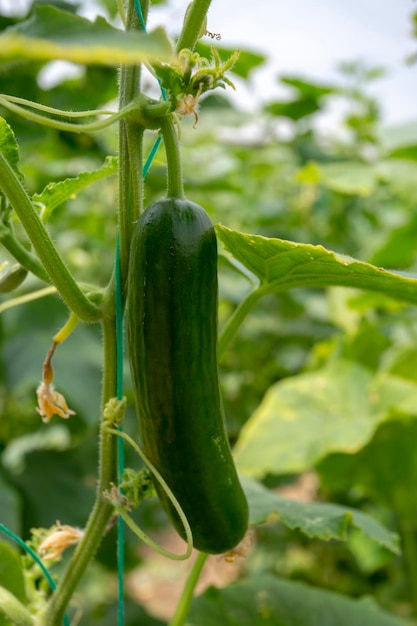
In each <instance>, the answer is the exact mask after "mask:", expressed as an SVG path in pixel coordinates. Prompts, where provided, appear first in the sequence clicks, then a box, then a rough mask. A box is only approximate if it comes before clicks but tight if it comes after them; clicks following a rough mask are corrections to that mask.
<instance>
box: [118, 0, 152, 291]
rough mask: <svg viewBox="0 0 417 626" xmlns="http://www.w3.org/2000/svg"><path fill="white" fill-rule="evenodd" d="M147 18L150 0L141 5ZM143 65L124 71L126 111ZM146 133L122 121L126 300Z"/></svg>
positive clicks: (132, 14) (134, 21)
mask: <svg viewBox="0 0 417 626" xmlns="http://www.w3.org/2000/svg"><path fill="white" fill-rule="evenodd" d="M141 6H142V13H143V15H144V18H145V19H146V16H147V12H148V0H144V1H143V2H142V3H141ZM140 28H141V26H140V22H139V19H138V16H137V14H136V9H135V5H134V0H130V2H129V6H128V12H127V18H126V30H138V29H140ZM140 74H141V72H140V66H128V67H126V66H122V68H121V69H120V90H119V108H120V109H123V108H124V107H126V106H128V105H129V103H130V102H131V101H132V100H133V99H134V98H135V97H136V96H138V95H139V94H140ZM143 133H144V128H143V127H142V126H141V125H140V124H139V123H138V122H136V121H133V120H130V119H122V120H121V122H120V131H119V229H120V275H121V283H122V291H123V301H124V300H125V295H126V281H127V269H128V263H129V252H130V240H131V236H132V230H133V225H134V222H135V221H136V220H137V219H138V217H139V215H140V213H141V212H142V209H143V177H142V161H143Z"/></svg>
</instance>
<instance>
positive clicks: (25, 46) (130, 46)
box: [0, 6, 173, 65]
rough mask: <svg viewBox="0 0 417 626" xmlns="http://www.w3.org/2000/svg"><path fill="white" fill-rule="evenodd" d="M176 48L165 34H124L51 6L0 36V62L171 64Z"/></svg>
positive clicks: (99, 20) (159, 30)
mask: <svg viewBox="0 0 417 626" xmlns="http://www.w3.org/2000/svg"><path fill="white" fill-rule="evenodd" d="M172 57H173V48H172V45H171V42H170V40H169V39H168V37H167V35H166V33H165V31H164V30H163V29H162V28H157V29H155V30H154V31H152V32H151V33H149V34H144V33H140V32H131V31H130V32H125V31H121V30H118V29H117V28H114V27H113V26H111V25H110V24H109V23H108V22H106V20H105V19H104V18H102V17H97V19H96V21H95V22H90V21H89V20H87V19H85V18H83V17H80V16H79V15H74V14H72V13H68V12H66V11H62V10H61V9H58V8H56V7H52V6H40V7H36V9H35V10H34V12H33V14H32V15H31V16H30V17H29V18H28V19H27V20H26V21H24V22H21V23H19V24H17V25H16V26H12V27H10V28H7V29H6V30H5V31H4V32H3V33H2V34H1V35H0V59H1V58H3V59H6V60H10V59H13V60H16V59H30V60H31V61H33V60H35V59H42V60H52V59H64V60H67V61H73V62H74V63H88V64H95V63H98V64H101V65H112V64H115V63H125V64H135V63H141V62H143V61H149V62H158V61H168V60H170V59H172Z"/></svg>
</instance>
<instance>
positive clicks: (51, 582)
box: [0, 524, 70, 626]
mask: <svg viewBox="0 0 417 626" xmlns="http://www.w3.org/2000/svg"><path fill="white" fill-rule="evenodd" d="M0 531H1V532H2V533H4V534H5V535H7V536H8V537H10V539H13V541H15V542H16V543H18V544H19V546H20V547H21V548H23V550H25V552H27V553H28V554H29V556H31V557H32V559H33V560H34V561H35V563H36V564H37V565H38V566H39V567H40V569H41V571H42V573H43V575H44V576H45V578H46V580H47V581H48V584H49V586H50V588H51V590H52V591H55V589H56V584H55V582H54V579H53V578H52V576H51V575H50V573H49V572H48V570H47V569H46V567H45V565H44V564H43V563H42V561H41V559H40V558H39V557H38V555H37V554H36V552H35V551H34V550H32V548H30V547H29V546H28V545H27V544H26V543H25V542H24V541H23V540H22V539H20V537H18V536H17V535H15V534H14V533H13V532H12V531H11V530H9V529H8V528H6V526H4V524H0ZM64 625H65V626H70V621H69V618H68V615H64Z"/></svg>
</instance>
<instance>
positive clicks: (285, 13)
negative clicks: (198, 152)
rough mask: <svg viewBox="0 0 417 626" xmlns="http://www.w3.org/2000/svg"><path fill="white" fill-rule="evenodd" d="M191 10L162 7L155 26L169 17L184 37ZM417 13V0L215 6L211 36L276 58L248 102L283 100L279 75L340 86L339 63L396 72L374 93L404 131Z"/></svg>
mask: <svg viewBox="0 0 417 626" xmlns="http://www.w3.org/2000/svg"><path fill="white" fill-rule="evenodd" d="M187 4H188V0H171V1H170V3H169V7H170V8H169V9H168V10H167V9H166V8H165V9H163V10H162V8H161V9H160V10H158V9H157V8H156V7H155V9H156V10H155V11H154V15H153V17H152V19H151V22H150V24H156V23H158V20H161V19H162V17H163V20H164V23H165V25H166V26H167V27H168V28H169V30H170V31H171V32H172V31H173V32H176V30H177V29H178V28H179V26H180V24H181V16H182V15H183V11H184V7H185V6H187ZM245 5H246V6H247V7H248V8H247V9H246V8H245ZM253 6H256V11H254V9H253ZM414 10H417V0H348V1H347V0H319V1H317V0H316V1H315V2H313V1H312V0H291V2H288V1H287V2H284V0H256V2H255V3H249V2H248V3H245V2H242V0H213V2H212V5H211V8H210V12H209V20H208V29H209V30H211V31H212V32H216V33H218V32H219V33H221V35H222V41H221V43H222V45H225V46H229V45H230V46H234V47H236V48H238V47H242V48H250V49H253V50H254V51H259V52H261V53H264V54H265V55H266V56H267V57H268V59H269V61H268V64H267V66H266V67H265V68H263V69H262V70H258V72H257V73H256V75H255V80H254V87H255V89H254V88H252V89H251V90H243V91H244V93H242V97H243V98H246V99H247V100H248V101H250V100H251V99H253V96H254V93H255V91H256V96H257V98H260V99H261V100H262V101H264V100H268V99H270V98H272V97H278V96H280V95H282V94H283V93H284V92H283V91H282V90H280V88H279V87H278V86H277V82H276V76H277V75H278V74H296V75H299V76H303V77H305V78H311V79H315V80H317V81H320V82H326V81H332V80H335V79H337V78H339V75H338V73H337V72H336V67H337V65H338V63H340V62H341V61H351V60H355V59H362V60H364V61H366V63H367V64H369V65H371V66H373V65H377V66H383V67H385V68H386V69H387V70H388V75H387V76H386V77H385V78H382V79H380V80H379V81H376V82H375V83H374V85H373V87H372V93H374V94H376V95H377V96H378V97H379V100H380V101H381V105H382V109H383V119H384V121H385V122H386V123H387V124H396V123H400V122H404V121H405V120H410V119H417V81H416V78H417V77H416V74H417V65H413V66H407V65H405V63H404V60H405V58H406V57H407V56H408V55H410V54H411V53H413V52H415V51H416V50H417V39H413V38H412V36H411V30H412V24H411V14H412V12H413V11H414ZM171 25H172V30H171V27H170V26H171Z"/></svg>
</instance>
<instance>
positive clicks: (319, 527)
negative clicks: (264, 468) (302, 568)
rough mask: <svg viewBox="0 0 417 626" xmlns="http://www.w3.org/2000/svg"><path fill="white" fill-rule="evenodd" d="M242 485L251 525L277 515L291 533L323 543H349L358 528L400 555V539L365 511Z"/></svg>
mask: <svg viewBox="0 0 417 626" xmlns="http://www.w3.org/2000/svg"><path fill="white" fill-rule="evenodd" d="M242 486H243V489H244V491H245V494H246V497H247V499H248V503H249V511H250V513H249V519H250V523H251V524H262V523H265V522H266V521H267V520H269V518H270V516H271V514H276V515H277V516H278V520H279V521H280V522H282V523H283V524H284V525H285V526H287V527H288V528H290V529H291V530H299V531H300V532H302V533H303V534H304V535H307V537H314V538H316V539H320V540H322V541H330V540H331V539H336V540H338V541H346V540H347V538H348V534H349V533H348V531H349V530H350V529H352V528H357V529H359V530H360V531H361V532H362V533H363V534H364V535H366V536H367V537H368V538H369V539H371V540H372V541H374V542H376V543H377V544H379V545H381V546H383V547H384V548H387V549H388V550H390V551H391V552H394V553H395V554H398V553H399V551H400V549H399V540H398V536H397V535H396V534H394V533H392V532H391V531H389V530H388V529H387V528H385V527H384V526H383V525H382V524H381V523H380V522H379V521H377V520H376V519H374V518H372V517H370V516H369V515H367V514H366V513H363V512H362V511H359V510H356V509H352V508H349V507H345V506H340V505H338V504H328V503H323V502H299V501H298V500H291V499H289V498H284V497H283V496H281V495H279V494H278V493H275V492H274V491H271V490H270V489H267V488H266V487H264V486H263V485H261V484H260V483H258V482H256V481H254V480H251V479H248V478H243V479H242Z"/></svg>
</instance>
